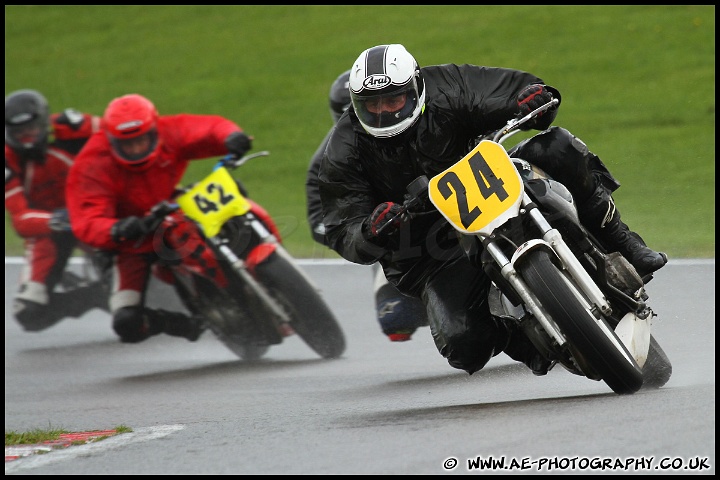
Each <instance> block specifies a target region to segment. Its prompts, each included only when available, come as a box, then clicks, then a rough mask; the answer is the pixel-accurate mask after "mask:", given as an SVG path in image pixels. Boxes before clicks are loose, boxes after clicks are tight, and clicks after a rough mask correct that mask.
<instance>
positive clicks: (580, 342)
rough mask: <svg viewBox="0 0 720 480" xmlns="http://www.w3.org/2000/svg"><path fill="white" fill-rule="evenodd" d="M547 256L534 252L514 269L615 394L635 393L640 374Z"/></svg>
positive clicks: (605, 326)
mask: <svg viewBox="0 0 720 480" xmlns="http://www.w3.org/2000/svg"><path fill="white" fill-rule="evenodd" d="M550 255H551V254H550V253H549V252H547V251H546V250H542V249H536V250H534V251H531V252H529V253H528V254H527V257H526V258H525V259H524V260H523V261H522V262H520V264H519V265H518V266H517V268H518V271H519V272H520V274H521V276H522V277H523V279H525V282H526V283H527V285H528V288H529V289H530V290H531V291H532V292H534V293H535V295H536V296H537V298H538V300H539V301H540V303H541V304H542V306H543V307H544V308H545V310H546V311H547V312H548V313H549V314H550V316H551V317H552V318H553V320H554V321H555V323H556V324H557V325H558V327H559V328H560V330H561V331H562V332H563V334H564V335H565V338H566V339H567V341H568V343H569V344H570V345H572V346H573V347H575V349H576V351H578V352H581V354H582V356H583V358H584V360H585V361H586V362H587V363H588V364H589V365H590V366H591V368H592V369H593V370H595V372H596V373H597V374H598V375H599V376H600V377H601V378H602V379H603V381H604V382H605V383H606V384H607V385H608V386H609V387H610V388H611V389H612V390H613V391H614V392H615V393H617V394H630V393H635V392H637V391H638V390H640V388H641V387H642V385H643V372H642V370H641V369H640V367H639V366H638V364H637V362H635V360H634V359H633V357H632V355H630V353H629V352H628V351H627V349H626V348H625V345H623V343H622V342H621V341H620V339H619V338H618V337H617V335H615V332H614V331H613V329H612V328H610V326H609V325H608V323H607V322H606V321H605V319H604V318H600V319H599V320H598V319H596V318H595V316H594V315H593V314H592V312H591V311H590V310H589V309H587V308H586V307H585V306H584V305H583V303H584V302H582V301H581V300H580V299H579V298H578V296H577V295H576V294H575V293H574V292H573V291H572V290H571V286H570V285H569V284H568V282H567V280H566V278H565V276H564V275H563V274H562V272H561V271H560V269H559V267H558V266H556V265H555V264H554V263H553V261H552V259H551V257H550Z"/></svg>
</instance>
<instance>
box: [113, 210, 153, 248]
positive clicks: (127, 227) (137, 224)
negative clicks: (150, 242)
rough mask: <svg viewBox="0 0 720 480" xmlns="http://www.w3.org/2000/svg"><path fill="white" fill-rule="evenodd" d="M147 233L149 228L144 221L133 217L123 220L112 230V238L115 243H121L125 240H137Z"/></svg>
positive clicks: (116, 223)
mask: <svg viewBox="0 0 720 480" xmlns="http://www.w3.org/2000/svg"><path fill="white" fill-rule="evenodd" d="M146 233H147V228H146V226H145V224H144V223H143V221H142V219H140V218H138V217H135V216H132V217H125V218H121V219H120V220H118V221H117V222H115V224H114V225H113V226H112V228H111V229H110V236H111V237H112V239H113V241H114V242H116V243H120V242H122V241H124V240H135V239H136V238H140V237H142V236H143V235H145V234H146Z"/></svg>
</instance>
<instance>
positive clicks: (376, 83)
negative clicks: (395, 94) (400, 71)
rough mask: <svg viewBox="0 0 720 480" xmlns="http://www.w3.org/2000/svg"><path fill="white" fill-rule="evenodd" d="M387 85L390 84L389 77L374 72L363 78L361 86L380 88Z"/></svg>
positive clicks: (371, 88)
mask: <svg viewBox="0 0 720 480" xmlns="http://www.w3.org/2000/svg"><path fill="white" fill-rule="evenodd" d="M388 85H390V77H389V76H387V75H384V74H379V73H376V74H374V75H370V76H369V77H367V78H366V79H365V80H363V87H365V88H367V89H369V90H380V89H381V88H384V87H387V86H388Z"/></svg>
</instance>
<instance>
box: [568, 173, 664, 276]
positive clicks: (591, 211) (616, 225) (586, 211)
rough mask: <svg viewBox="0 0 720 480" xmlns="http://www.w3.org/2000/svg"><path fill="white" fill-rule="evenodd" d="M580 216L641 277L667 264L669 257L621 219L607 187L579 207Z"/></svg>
mask: <svg viewBox="0 0 720 480" xmlns="http://www.w3.org/2000/svg"><path fill="white" fill-rule="evenodd" d="M578 214H579V216H580V221H581V222H582V224H583V226H585V228H587V229H588V231H589V232H590V233H592V234H593V236H595V238H597V239H598V240H599V241H600V242H602V244H603V246H605V248H606V249H607V250H608V251H610V252H612V251H615V252H619V253H620V254H621V255H622V256H623V257H625V258H626V259H627V260H628V261H629V262H630V263H631V264H632V265H633V267H635V270H637V272H638V274H639V275H640V276H641V277H645V276H646V275H648V274H651V273H653V272H654V271H656V270H659V269H660V268H662V267H663V266H664V265H665V264H666V263H667V261H668V258H667V255H665V254H664V253H662V252H656V251H654V250H652V249H650V248H649V247H648V246H647V245H646V244H645V241H644V240H643V239H642V238H641V237H640V235H638V234H637V233H635V232H633V231H631V230H630V228H628V226H627V225H625V224H624V223H623V222H622V221H621V220H620V212H619V211H618V210H617V208H616V207H615V202H614V201H613V198H612V196H611V195H610V192H609V191H608V190H607V189H606V188H604V187H602V186H599V187H597V188H596V189H595V192H594V193H593V194H592V196H591V197H590V198H589V199H587V200H586V201H585V202H584V203H583V204H581V205H578Z"/></svg>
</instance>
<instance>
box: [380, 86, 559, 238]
mask: <svg viewBox="0 0 720 480" xmlns="http://www.w3.org/2000/svg"><path fill="white" fill-rule="evenodd" d="M559 103H560V100H558V99H557V98H553V99H552V100H550V101H549V102H548V103H546V104H544V105H541V106H540V107H538V108H536V109H535V110H533V111H532V112H530V113H528V114H527V115H525V116H524V117H520V118H513V119H510V120H508V122H507V124H505V126H504V127H503V128H501V129H499V130H495V131H493V132H490V133H487V134H485V135H482V136H480V137H478V139H477V142H478V143H480V141H482V140H492V141H493V142H497V143H502V142H504V141H505V140H507V139H508V138H510V137H511V136H513V135H515V134H516V133H518V132H519V131H520V127H521V126H522V125H524V124H526V123H527V122H529V121H530V120H532V119H534V118H536V117H538V116H539V115H540V114H541V113H543V112H545V111H547V110H549V109H550V108H553V107H554V106H556V105H557V104H559ZM429 185H430V180H428V177H427V176H426V175H421V176H419V177H417V178H416V179H415V180H413V181H412V182H411V183H410V184H409V185H408V186H407V192H408V193H407V195H405V201H404V202H403V204H402V207H401V208H400V211H399V212H398V214H397V216H399V217H400V218H401V221H406V220H407V219H408V218H410V217H412V216H416V215H422V213H415V214H413V213H411V212H410V210H411V209H413V208H415V207H417V206H420V205H423V204H424V203H425V200H426V199H427V198H428V186H429ZM390 224H392V222H388V223H386V224H385V225H383V226H382V227H380V229H378V233H381V232H382V231H383V230H384V229H385V228H387V226H388V225H390Z"/></svg>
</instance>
